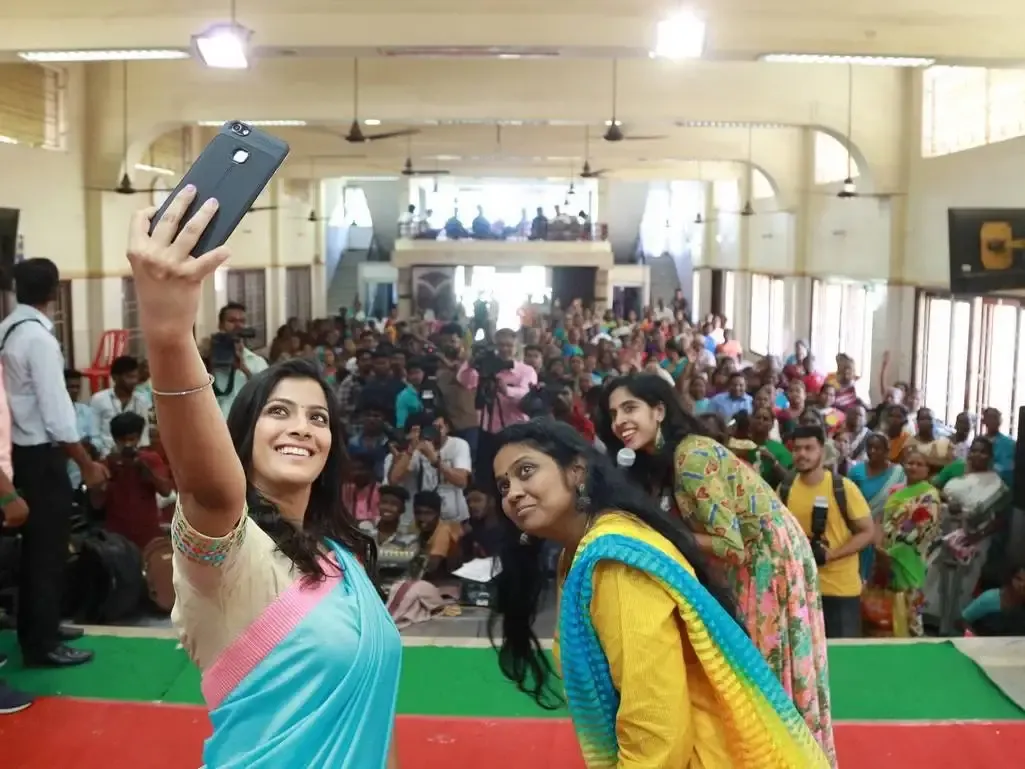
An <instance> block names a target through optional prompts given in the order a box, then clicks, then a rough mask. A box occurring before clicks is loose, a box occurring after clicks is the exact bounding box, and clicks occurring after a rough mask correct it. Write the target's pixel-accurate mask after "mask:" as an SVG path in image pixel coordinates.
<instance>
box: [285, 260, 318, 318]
mask: <svg viewBox="0 0 1025 769" xmlns="http://www.w3.org/2000/svg"><path fill="white" fill-rule="evenodd" d="M312 280H313V271H312V270H311V269H310V268H309V267H286V268H285V317H286V318H298V319H299V322H300V323H303V324H305V323H306V321H308V320H312V319H313V296H312V291H311V286H310V284H311V282H312Z"/></svg>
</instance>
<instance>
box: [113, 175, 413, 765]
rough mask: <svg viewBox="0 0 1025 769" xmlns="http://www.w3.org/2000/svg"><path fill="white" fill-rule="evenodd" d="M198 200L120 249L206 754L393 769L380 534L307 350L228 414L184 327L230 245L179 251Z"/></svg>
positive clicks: (393, 680) (262, 380) (183, 197)
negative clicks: (365, 508) (145, 374)
mask: <svg viewBox="0 0 1025 769" xmlns="http://www.w3.org/2000/svg"><path fill="white" fill-rule="evenodd" d="M194 196H195V190H194V189H190V188H186V189H185V190H184V191H183V192H181V193H180V194H179V195H178V196H177V197H176V198H175V200H174V202H173V203H172V205H171V207H170V208H169V209H168V212H167V213H165V214H164V216H163V217H162V218H161V220H160V221H159V222H158V223H157V225H156V227H155V229H154V231H153V234H152V235H150V234H149V228H150V220H151V218H152V217H153V216H154V214H155V211H154V210H153V209H149V210H145V211H141V212H139V213H138V214H136V216H135V217H134V219H133V221H132V229H131V232H130V233H129V248H128V258H129V261H130V262H131V265H132V273H133V275H134V278H135V290H136V295H137V297H138V308H139V309H138V312H139V325H140V327H141V329H142V333H143V337H144V339H145V341H146V346H147V349H148V351H149V358H150V367H151V372H152V382H153V397H154V403H155V405H156V412H157V420H158V422H159V424H160V427H161V438H162V441H163V445H164V447H165V449H166V451H167V455H168V458H169V460H170V465H171V469H172V470H173V472H174V477H175V480H176V482H177V488H178V500H179V504H178V508H177V509H176V511H175V515H174V520H173V524H172V541H173V544H174V556H173V564H174V585H175V593H176V601H175V606H174V611H173V613H172V619H173V621H174V624H175V626H176V627H177V629H178V631H179V633H180V634H181V638H182V643H183V645H184V647H185V649H186V650H187V651H188V653H189V655H190V656H191V657H192V659H193V660H194V661H195V662H196V664H197V665H198V666H199V668H200V670H201V671H202V673H203V694H204V697H205V699H206V701H207V705H208V707H209V709H210V720H211V722H212V724H213V735H212V736H211V737H210V739H209V740H207V743H206V745H205V747H204V750H203V760H204V762H205V764H206V766H208V767H210V769H236V768H237V769H242V767H245V769H280V767H286V766H296V767H300V766H301V767H303V768H304V769H320V768H323V769H385V767H388V769H394V767H396V766H397V761H396V758H395V755H394V753H393V751H392V748H391V745H392V723H393V721H394V715H395V700H396V695H397V691H398V677H399V667H400V663H401V653H402V645H401V640H400V638H399V635H398V631H397V630H396V629H395V625H394V624H393V623H392V621H391V619H390V617H389V616H388V613H387V611H386V610H385V607H384V604H383V602H382V601H381V599H380V597H379V595H378V593H377V590H376V588H375V586H374V584H373V582H372V581H371V579H370V576H368V575H369V574H372V573H373V570H374V566H375V560H376V551H375V547H374V544H373V541H372V540H370V539H369V538H368V537H367V536H365V535H364V534H362V533H361V532H360V531H359V529H358V528H357V526H356V522H355V521H354V520H353V519H352V517H351V516H350V515H349V514H348V513H347V512H346V510H345V508H344V506H343V505H342V502H341V494H340V489H341V471H342V462H343V455H344V453H343V449H342V441H341V429H340V423H339V420H338V412H337V410H336V406H335V399H334V398H333V397H332V396H331V392H330V390H329V388H328V386H327V384H326V383H325V382H324V380H323V378H322V377H321V375H320V373H319V371H318V370H317V367H316V365H315V364H313V363H310V362H306V361H301V360H291V361H286V362H283V363H281V364H278V365H275V366H273V367H272V368H270V369H268V370H266V371H264V372H262V373H260V374H257V375H256V376H253V377H252V378H250V379H249V381H248V382H247V383H246V384H245V386H244V387H243V388H242V389H241V391H240V392H239V394H238V396H237V397H236V398H235V401H234V403H233V404H232V406H231V411H230V414H229V416H228V421H227V424H225V421H224V418H223V417H222V416H221V408H220V405H219V404H218V398H217V397H215V395H219V394H215V392H214V391H213V387H212V382H213V380H212V377H211V376H210V374H209V373H208V369H207V365H206V364H205V363H204V361H203V359H202V357H201V355H200V352H199V351H198V349H197V345H196V342H195V340H194V338H193V335H192V333H193V332H192V328H193V324H194V323H195V322H196V312H197V310H198V307H199V302H200V295H201V290H202V282H203V279H204V278H205V277H207V276H208V275H209V274H210V273H211V272H213V271H214V269H216V268H217V267H218V266H219V265H220V264H222V263H223V262H224V261H225V259H226V258H227V256H228V254H227V251H225V250H223V249H216V250H214V251H212V252H210V253H207V254H204V255H202V256H200V257H198V258H193V257H191V256H190V255H189V253H190V251H191V250H192V248H193V247H194V246H195V244H196V241H197V238H198V237H199V234H200V233H202V232H203V230H204V228H205V227H206V225H207V224H208V223H209V221H210V219H211V217H212V216H213V214H214V212H215V211H216V203H212V202H209V201H208V202H207V203H206V204H205V205H204V206H202V207H201V208H200V209H199V211H198V212H197V213H196V214H195V216H194V217H193V218H192V220H191V221H190V222H189V224H188V225H187V226H186V227H185V229H183V230H182V231H181V233H180V234H177V235H176V231H177V226H176V223H178V222H181V221H182V217H183V216H184V213H185V211H186V209H187V207H188V204H189V203H190V202H191V201H192V199H193V198H194ZM232 375H233V376H243V377H247V378H249V376H248V374H247V372H245V371H243V370H240V369H238V368H234V369H233V373H232ZM221 397H224V396H221Z"/></svg>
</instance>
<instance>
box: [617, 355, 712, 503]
mask: <svg viewBox="0 0 1025 769" xmlns="http://www.w3.org/2000/svg"><path fill="white" fill-rule="evenodd" d="M621 387H623V388H626V390H627V392H629V393H630V394H631V395H632V396H634V397H635V398H637V399H639V400H642V401H644V402H645V403H647V404H648V405H649V406H651V407H655V406H658V405H659V404H661V405H662V407H663V408H664V409H665V413H666V415H665V419H664V420H663V421H662V439H663V444H662V448H661V449H659V450H657V451H652V452H647V451H638V452H637V459H636V460H635V461H634V464H633V466H632V467H631V468H630V470H629V475H630V477H631V478H632V479H633V480H634V481H636V482H637V483H639V484H641V486H642V487H643V488H645V489H647V490H651V489H652V488H661V487H662V486H663V485H665V483H666V482H667V481H668V480H669V478H670V477H671V475H672V472H673V454H674V452H675V451H676V446H677V444H678V443H679V442H680V441H682V440H683V439H684V438H686V437H688V436H690V435H707V434H708V431H707V430H706V429H705V427H704V425H702V424H701V422H699V421H698V419H697V417H694V416H692V415H690V414H688V413H687V412H686V411H684V409H683V404H682V403H681V402H680V396H679V395H677V393H676V390H675V389H673V386H672V385H670V384H669V383H668V382H666V381H665V380H664V379H662V377H660V376H658V375H657V374H644V373H641V374H627V375H626V376H620V377H615V378H613V379H609V380H607V381H606V382H605V384H604V386H603V387H602V391H601V397H600V398H599V400H598V424H597V431H598V437H599V438H600V439H601V442H602V443H604V444H605V448H606V449H607V450H608V452H609V456H611V457H614V456H616V454H618V453H619V450H620V449H621V448H623V442H622V441H621V440H619V438H617V437H616V434H615V432H614V431H613V429H612V427H613V425H612V415H611V412H610V410H609V399H610V398H611V397H612V393H613V392H615V391H616V390H618V389H619V388H621Z"/></svg>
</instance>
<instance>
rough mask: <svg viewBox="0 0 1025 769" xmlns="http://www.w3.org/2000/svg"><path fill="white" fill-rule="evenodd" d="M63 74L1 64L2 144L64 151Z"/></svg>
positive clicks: (0, 137)
mask: <svg viewBox="0 0 1025 769" xmlns="http://www.w3.org/2000/svg"><path fill="white" fill-rule="evenodd" d="M63 103H64V82H63V73H62V72H59V71H57V70H54V69H49V68H46V67H42V66H40V65H38V64H0V142H7V143H14V144H26V145H28V146H30V147H42V148H43V149H62V148H63V146H64V125H63V117H64V116H63V109H62V108H63Z"/></svg>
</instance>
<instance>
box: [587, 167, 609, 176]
mask: <svg viewBox="0 0 1025 769" xmlns="http://www.w3.org/2000/svg"><path fill="white" fill-rule="evenodd" d="M609 171H610V169H608V168H599V169H598V170H597V171H591V170H588V171H584V172H583V173H582V174H580V178H581V179H597V178H598V177H599V176H603V175H605V174H607V173H608V172H609Z"/></svg>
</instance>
